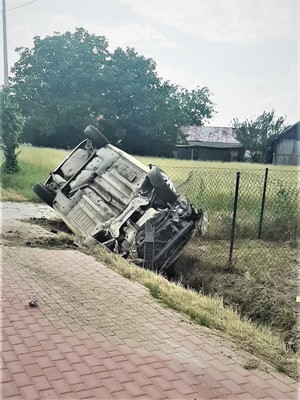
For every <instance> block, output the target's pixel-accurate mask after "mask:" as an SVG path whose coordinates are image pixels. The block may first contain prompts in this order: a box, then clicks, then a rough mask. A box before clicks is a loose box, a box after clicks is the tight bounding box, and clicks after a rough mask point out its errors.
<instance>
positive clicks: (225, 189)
mask: <svg viewBox="0 0 300 400" xmlns="http://www.w3.org/2000/svg"><path fill="white" fill-rule="evenodd" d="M164 171H165V172H166V173H167V174H168V175H169V176H170V177H171V179H172V180H173V181H174V183H175V186H176V187H177V190H178V192H179V193H186V194H187V195H188V197H189V199H190V201H191V202H192V203H193V205H194V206H196V207H197V208H201V209H204V210H205V211H206V212H207V214H208V221H209V225H208V232H207V234H206V236H205V237H200V235H199V234H196V235H195V237H194V239H193V240H192V241H191V242H190V243H189V244H188V245H187V247H186V248H185V251H184V254H185V255H187V256H189V257H192V258H193V259H197V260H198V261H199V262H200V263H201V264H209V265H211V266H219V267H221V266H224V267H228V265H229V251H230V243H231V236H232V217H233V207H234V197H235V189H236V175H237V171H236V170H233V169H232V170H231V169H222V168H182V167H180V168H175V167H169V168H168V167H167V168H164ZM239 172H240V184H239V193H238V203H237V213H236V215H237V217H236V221H235V230H234V243H233V249H234V250H233V258H232V262H233V266H236V267H239V266H240V267H243V266H245V267H247V268H248V267H249V265H251V264H257V263H264V266H267V265H270V266H274V265H275V264H276V265H278V266H279V265H281V266H282V268H284V265H285V264H286V263H297V262H298V251H297V247H298V242H299V231H300V228H299V220H300V217H299V211H300V202H299V200H300V198H299V197H300V187H299V174H298V172H297V171H289V170H272V169H271V170H269V171H268V173H267V174H266V171H265V170H263V169H241V170H239ZM264 188H265V195H264ZM264 197H265V198H264Z"/></svg>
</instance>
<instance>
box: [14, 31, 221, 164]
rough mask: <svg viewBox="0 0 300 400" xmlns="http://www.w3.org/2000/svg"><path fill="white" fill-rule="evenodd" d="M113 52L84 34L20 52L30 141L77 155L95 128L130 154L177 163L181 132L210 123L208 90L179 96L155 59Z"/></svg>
mask: <svg viewBox="0 0 300 400" xmlns="http://www.w3.org/2000/svg"><path fill="white" fill-rule="evenodd" d="M107 46H108V44H107V41H106V39H105V38H104V37H102V36H95V35H90V34H89V33H88V32H87V31H85V30H84V29H83V28H77V29H76V30H75V32H74V33H70V32H66V33H64V34H59V33H56V34H55V35H54V36H47V37H46V38H45V39H41V38H40V37H36V38H35V39H34V47H33V48H32V49H27V48H25V49H24V48H21V49H18V51H19V53H20V60H19V61H18V62H17V63H16V64H15V66H14V68H13V72H14V74H15V75H14V77H13V78H12V83H13V88H14V91H15V94H16V97H17V99H18V101H19V103H20V106H21V109H22V112H23V114H24V116H25V117H26V126H25V128H24V134H23V138H24V140H25V141H27V142H31V143H33V144H35V145H43V146H52V147H53V146H54V147H73V146H74V145H75V144H77V142H78V141H79V140H80V139H81V138H82V131H83V129H84V128H85V126H86V125H89V124H93V125H96V126H97V127H98V128H99V129H100V130H101V131H102V132H103V133H104V135H105V136H106V137H107V138H108V140H110V141H111V142H112V143H113V144H117V145H118V146H120V147H122V148H123V149H124V150H125V151H128V152H130V153H134V154H141V155H159V156H160V155H170V154H171V150H172V147H173V146H174V145H175V144H176V141H177V137H178V131H179V127H180V126H181V125H185V124H202V123H203V121H205V120H207V119H209V118H211V116H212V114H213V103H212V102H211V100H210V95H211V94H210V92H209V90H208V88H206V87H204V88H202V89H200V88H196V89H195V90H193V91H188V90H186V89H183V88H178V87H177V86H175V85H172V84H170V83H169V82H165V81H163V80H162V78H160V77H159V76H158V73H157V69H156V63H155V61H154V60H152V59H151V58H145V57H144V56H141V55H139V54H138V53H137V52H136V51H135V50H134V49H133V48H127V49H126V50H123V49H121V48H117V49H116V50H115V51H114V52H113V53H109V52H108V50H107Z"/></svg>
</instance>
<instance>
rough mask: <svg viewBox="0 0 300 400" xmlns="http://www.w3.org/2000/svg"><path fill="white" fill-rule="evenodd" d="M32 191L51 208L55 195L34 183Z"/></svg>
mask: <svg viewBox="0 0 300 400" xmlns="http://www.w3.org/2000/svg"><path fill="white" fill-rule="evenodd" d="M32 190H33V191H34V193H35V194H36V195H38V197H39V198H40V199H41V200H43V202H44V203H46V204H48V206H50V207H53V201H54V199H55V195H54V194H53V193H52V192H51V191H50V190H49V189H47V188H46V187H45V186H43V185H41V184H40V183H36V184H35V185H34V186H33V188H32Z"/></svg>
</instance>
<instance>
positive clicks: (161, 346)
mask: <svg viewBox="0 0 300 400" xmlns="http://www.w3.org/2000/svg"><path fill="white" fill-rule="evenodd" d="M26 207H27V206H26V205H18V206H15V205H14V204H5V209H4V213H3V214H2V215H3V216H2V220H3V223H2V227H3V235H5V232H9V231H10V232H15V231H18V232H23V233H24V232H25V233H26V229H27V231H28V234H29V235H30V234H31V235H32V234H33V232H34V228H32V227H31V226H30V225H28V224H24V223H21V222H18V221H17V218H20V217H21V216H22V215H25V214H24V213H23V212H21V211H22V209H23V208H24V209H26V210H27V211H26V212H27V214H26V216H27V217H28V216H30V213H32V212H34V216H39V215H40V214H38V213H39V212H40V211H39V210H40V208H39V207H37V206H32V205H29V206H28V207H33V208H32V211H28V208H26ZM16 210H17V211H16ZM44 211H45V212H46V211H47V210H45V209H42V214H43V212H44ZM37 229H38V233H39V234H44V235H47V234H48V233H45V232H43V230H42V228H40V227H37ZM7 238H8V239H7ZM4 244H5V245H4V246H2V294H1V303H2V310H3V312H2V319H1V326H2V337H1V350H2V352H1V355H2V364H1V391H2V398H3V399H32V400H34V399H64V398H68V399H81V398H94V399H138V398H142V399H151V400H152V399H192V400H194V399H197V400H200V399H247V400H248V399H249V400H250V399H296V398H297V393H296V389H297V386H296V382H295V381H293V380H292V379H291V378H289V377H287V376H285V375H283V374H279V373H277V372H275V371H273V370H272V369H271V368H270V370H269V372H268V373H267V372H264V371H260V370H258V369H257V370H247V369H245V368H243V365H244V364H245V362H246V360H247V357H249V355H248V354H247V353H245V352H240V351H237V350H236V348H235V346H234V345H233V344H231V343H230V342H228V341H227V340H225V339H223V338H222V337H221V336H219V335H217V334H216V333H215V332H213V331H211V330H209V329H207V328H204V327H200V326H197V325H195V324H192V323H190V322H189V321H188V319H187V318H185V317H183V316H181V315H179V314H177V313H174V312H172V311H171V310H169V309H166V308H163V307H162V306H161V305H160V304H159V303H158V302H156V301H155V300H154V299H153V298H152V297H151V296H150V294H149V293H148V291H147V290H146V289H145V288H144V287H142V286H141V285H138V284H136V283H134V282H131V281H128V280H126V279H125V278H123V277H121V276H119V275H118V274H116V273H115V272H114V271H111V270H110V269H108V268H107V267H106V266H104V265H102V264H100V263H98V262H96V261H95V260H94V259H93V258H92V257H90V256H87V255H85V254H83V253H81V252H79V251H74V250H57V249H55V250H53V249H52V250H51V249H45V248H30V247H22V246H18V245H14V243H9V234H8V236H6V240H5V239H4ZM30 300H37V301H38V305H39V307H37V308H31V307H28V302H29V301H30ZM250 358H251V356H250ZM252 358H253V357H252Z"/></svg>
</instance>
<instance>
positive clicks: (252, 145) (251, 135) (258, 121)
mask: <svg viewBox="0 0 300 400" xmlns="http://www.w3.org/2000/svg"><path fill="white" fill-rule="evenodd" d="M285 122H286V121H285V118H284V117H278V118H277V117H276V116H275V110H271V111H270V112H266V111H264V112H263V113H262V114H261V115H259V116H258V117H256V118H254V117H253V118H251V119H246V120H245V121H243V122H241V121H239V120H238V119H237V118H234V119H233V121H232V126H233V127H234V128H236V138H237V140H238V141H239V142H241V143H242V144H243V145H244V147H245V148H246V149H247V150H249V152H250V155H251V159H252V161H253V162H263V163H270V162H272V142H273V141H274V140H275V139H276V138H277V137H278V136H279V135H280V133H281V132H283V131H284V130H285V129H286V128H287V125H286V123H285Z"/></svg>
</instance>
